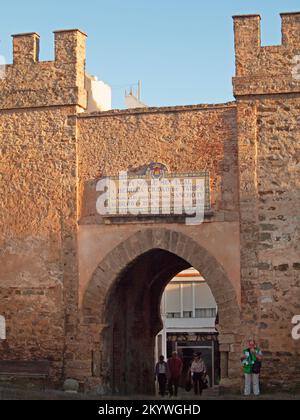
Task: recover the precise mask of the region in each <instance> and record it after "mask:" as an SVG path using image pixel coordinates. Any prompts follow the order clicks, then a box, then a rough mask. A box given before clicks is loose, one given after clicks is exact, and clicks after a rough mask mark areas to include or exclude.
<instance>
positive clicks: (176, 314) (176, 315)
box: [167, 312, 181, 318]
mask: <svg viewBox="0 0 300 420" xmlns="http://www.w3.org/2000/svg"><path fill="white" fill-rule="evenodd" d="M167 318H181V313H180V312H168V313H167Z"/></svg>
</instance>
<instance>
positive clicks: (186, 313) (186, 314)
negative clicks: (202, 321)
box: [183, 311, 193, 318]
mask: <svg viewBox="0 0 300 420" xmlns="http://www.w3.org/2000/svg"><path fill="white" fill-rule="evenodd" d="M183 318H193V312H192V311H184V312H183Z"/></svg>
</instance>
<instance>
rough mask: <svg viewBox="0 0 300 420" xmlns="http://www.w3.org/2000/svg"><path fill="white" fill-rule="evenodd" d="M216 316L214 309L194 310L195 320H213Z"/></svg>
mask: <svg viewBox="0 0 300 420" xmlns="http://www.w3.org/2000/svg"><path fill="white" fill-rule="evenodd" d="M216 316H217V310H216V308H198V309H196V318H215V317H216Z"/></svg>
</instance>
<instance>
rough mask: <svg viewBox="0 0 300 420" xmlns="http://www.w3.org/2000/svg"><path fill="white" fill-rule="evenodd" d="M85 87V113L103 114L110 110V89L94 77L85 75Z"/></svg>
mask: <svg viewBox="0 0 300 420" xmlns="http://www.w3.org/2000/svg"><path fill="white" fill-rule="evenodd" d="M85 85H86V86H85V87H86V90H87V96H88V97H87V110H86V112H99V111H100V112H104V111H110V110H111V108H112V93H111V87H110V86H109V85H108V84H106V83H104V82H103V81H102V80H98V78H97V77H96V76H90V75H86V78H85Z"/></svg>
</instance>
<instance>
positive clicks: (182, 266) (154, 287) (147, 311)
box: [105, 249, 215, 395]
mask: <svg viewBox="0 0 300 420" xmlns="http://www.w3.org/2000/svg"><path fill="white" fill-rule="evenodd" d="M190 268H191V265H190V264H189V263H188V262H187V261H185V260H184V259H182V258H181V257H179V256H177V255H175V254H173V253H171V252H169V251H166V250H162V249H152V250H150V251H148V252H146V253H144V254H142V255H141V256H139V257H138V258H136V259H135V260H134V261H133V262H132V263H131V264H129V265H128V266H127V267H126V269H125V270H123V271H122V273H121V274H120V275H119V276H118V279H117V280H116V281H115V284H114V286H113V288H112V289H111V291H110V293H109V296H108V300H107V305H106V313H105V318H106V319H105V321H106V323H108V325H110V328H109V329H108V330H107V331H106V332H105V334H106V337H105V340H106V342H107V343H108V346H107V351H108V353H109V354H108V355H107V356H108V359H109V360H110V363H111V366H110V388H111V390H112V392H113V393H116V394H124V395H125V394H127V395H134V394H144V395H148V394H153V393H154V392H155V384H154V381H153V372H154V366H155V358H156V355H155V348H156V349H157V341H156V337H157V335H158V333H160V332H161V331H162V330H163V328H164V323H163V320H162V314H161V302H162V297H163V294H164V291H165V289H166V286H167V285H168V284H169V282H170V281H172V280H173V279H174V278H175V276H176V275H178V273H181V272H183V271H184V270H187V269H190ZM199 309H200V308H199ZM183 315H184V314H183ZM183 332H185V331H183ZM196 340H197V338H196ZM178 344H180V343H179V342H177V343H176V345H177V346H178ZM183 347H184V345H181V346H180V348H178V347H177V348H174V350H178V351H179V353H180V355H181V356H182V357H183V358H184V359H185V361H188V356H190V355H189V352H190V351H191V349H192V346H191V345H190V346H189V348H186V349H184V348H183ZM194 347H195V348H196V347H197V348H199V343H194ZM201 347H203V349H204V348H205V350H204V351H206V350H207V349H206V347H208V346H201ZM169 350H170V346H169ZM210 354H211V353H210ZM166 356H167V354H166ZM210 362H211V359H210V360H209V364H210ZM214 380H215V379H214Z"/></svg>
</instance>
